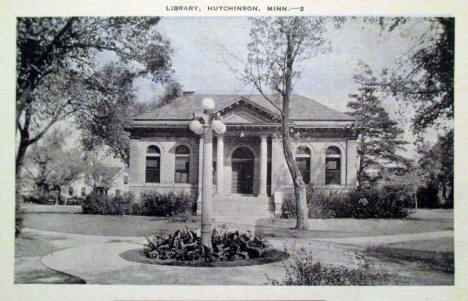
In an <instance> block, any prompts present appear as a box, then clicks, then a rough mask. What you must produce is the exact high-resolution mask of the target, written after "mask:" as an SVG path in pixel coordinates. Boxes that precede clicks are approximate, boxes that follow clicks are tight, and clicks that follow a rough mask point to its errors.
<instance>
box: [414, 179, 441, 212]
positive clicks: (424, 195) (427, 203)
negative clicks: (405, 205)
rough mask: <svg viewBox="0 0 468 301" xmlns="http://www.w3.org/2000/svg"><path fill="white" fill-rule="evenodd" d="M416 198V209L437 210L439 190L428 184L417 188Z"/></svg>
mask: <svg viewBox="0 0 468 301" xmlns="http://www.w3.org/2000/svg"><path fill="white" fill-rule="evenodd" d="M416 196H417V198H418V207H420V208H439V207H441V206H440V204H439V188H437V186H436V185H434V184H432V183H429V184H427V185H426V186H423V187H419V188H418V190H417V192H416Z"/></svg>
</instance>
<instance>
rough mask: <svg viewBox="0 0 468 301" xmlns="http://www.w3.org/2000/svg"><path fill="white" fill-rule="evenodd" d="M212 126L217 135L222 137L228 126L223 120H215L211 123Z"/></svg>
mask: <svg viewBox="0 0 468 301" xmlns="http://www.w3.org/2000/svg"><path fill="white" fill-rule="evenodd" d="M211 126H212V127H213V129H214V130H215V132H216V134H219V135H222V134H224V133H225V132H226V125H225V124H224V122H222V121H221V120H218V119H215V120H213V122H212V123H211Z"/></svg>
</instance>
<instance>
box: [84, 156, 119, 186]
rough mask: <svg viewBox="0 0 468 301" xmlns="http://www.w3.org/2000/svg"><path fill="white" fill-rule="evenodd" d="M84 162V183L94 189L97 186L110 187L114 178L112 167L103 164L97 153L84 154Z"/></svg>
mask: <svg viewBox="0 0 468 301" xmlns="http://www.w3.org/2000/svg"><path fill="white" fill-rule="evenodd" d="M84 161H85V162H86V170H85V172H84V178H85V183H86V184H88V185H90V186H92V187H93V189H96V188H97V187H98V186H103V187H110V186H112V177H113V176H114V174H113V170H114V169H115V168H114V167H112V166H109V165H107V164H105V163H104V162H103V158H102V157H101V154H100V153H99V151H89V152H86V153H85V158H84Z"/></svg>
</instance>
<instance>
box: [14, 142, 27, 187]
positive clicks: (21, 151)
mask: <svg viewBox="0 0 468 301" xmlns="http://www.w3.org/2000/svg"><path fill="white" fill-rule="evenodd" d="M28 146H29V145H28V144H27V143H26V140H25V139H24V138H23V136H22V135H21V138H20V143H19V147H18V153H17V154H16V162H15V175H16V178H17V179H19V178H20V175H21V168H22V167H23V161H24V156H25V154H26V151H27V149H28Z"/></svg>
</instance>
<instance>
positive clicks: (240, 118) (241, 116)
mask: <svg viewBox="0 0 468 301" xmlns="http://www.w3.org/2000/svg"><path fill="white" fill-rule="evenodd" d="M222 117H223V120H224V122H226V123H227V124H229V123H236V124H239V123H242V124H248V123H269V122H273V120H272V119H271V118H268V117H267V116H264V115H262V114H259V113H258V112H255V111H253V112H252V111H251V110H249V108H248V107H237V108H235V109H233V110H229V111H227V112H225V113H224V114H222Z"/></svg>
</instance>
